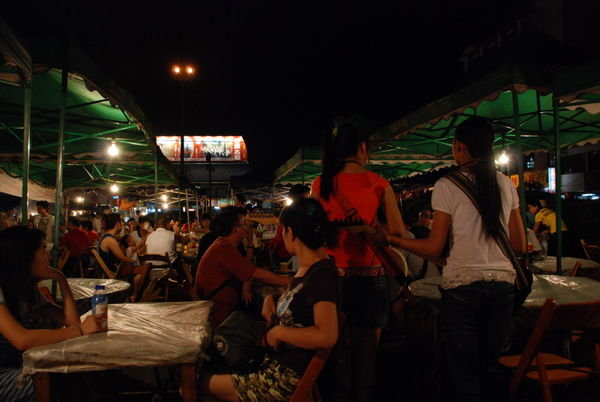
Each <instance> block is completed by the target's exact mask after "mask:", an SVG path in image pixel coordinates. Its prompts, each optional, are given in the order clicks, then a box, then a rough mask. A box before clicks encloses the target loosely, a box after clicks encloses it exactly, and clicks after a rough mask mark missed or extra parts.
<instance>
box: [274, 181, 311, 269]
mask: <svg viewBox="0 0 600 402" xmlns="http://www.w3.org/2000/svg"><path fill="white" fill-rule="evenodd" d="M309 196H310V187H308V186H307V185H306V184H294V185H293V186H292V187H290V191H289V192H288V198H289V199H290V200H291V201H292V202H294V201H296V200H297V199H299V198H308V197H309ZM269 249H270V250H271V252H272V253H273V254H275V256H277V257H278V258H281V259H282V260H289V259H290V258H291V257H292V255H291V254H290V253H288V251H287V250H286V249H285V244H283V226H281V225H279V226H277V232H276V233H275V237H274V238H273V240H271V242H270V243H269Z"/></svg>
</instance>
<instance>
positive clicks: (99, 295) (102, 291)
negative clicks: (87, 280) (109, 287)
mask: <svg viewBox="0 0 600 402" xmlns="http://www.w3.org/2000/svg"><path fill="white" fill-rule="evenodd" d="M92 314H93V315H94V316H95V317H96V319H98V320H99V321H100V325H101V327H102V329H103V330H104V331H106V330H108V298H107V297H106V288H105V286H104V285H96V291H95V292H94V296H93V297H92Z"/></svg>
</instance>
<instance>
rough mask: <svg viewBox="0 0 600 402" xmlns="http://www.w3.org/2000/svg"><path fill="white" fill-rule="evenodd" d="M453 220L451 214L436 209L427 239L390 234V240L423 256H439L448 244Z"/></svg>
mask: <svg viewBox="0 0 600 402" xmlns="http://www.w3.org/2000/svg"><path fill="white" fill-rule="evenodd" d="M451 222H452V216H451V215H450V214H447V213H445V212H441V211H435V214H434V215H433V226H432V228H431V232H430V233H429V237H427V238H426V239H402V238H400V237H398V236H388V241H389V242H390V243H391V244H392V245H394V246H397V247H400V248H403V249H405V250H408V251H410V252H412V253H415V254H418V255H421V256H431V257H439V256H440V255H441V254H442V251H443V250H444V246H445V245H446V239H447V238H448V231H449V230H450V224H451Z"/></svg>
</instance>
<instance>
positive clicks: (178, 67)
mask: <svg viewBox="0 0 600 402" xmlns="http://www.w3.org/2000/svg"><path fill="white" fill-rule="evenodd" d="M171 75H172V77H173V78H174V79H175V80H177V81H179V88H180V89H179V106H180V111H179V112H180V115H179V135H180V136H181V145H180V150H179V175H180V176H181V181H182V182H183V183H184V185H187V180H186V177H185V169H184V158H185V135H184V134H185V133H184V121H185V82H186V81H190V80H192V79H194V77H195V76H196V67H194V66H193V65H192V64H190V63H181V64H174V65H173V66H172V67H171ZM180 190H181V189H180ZM178 205H179V221H181V220H182V219H181V201H179V202H178ZM188 224H189V222H188Z"/></svg>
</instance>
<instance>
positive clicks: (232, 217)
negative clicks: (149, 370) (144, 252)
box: [195, 207, 290, 326]
mask: <svg viewBox="0 0 600 402" xmlns="http://www.w3.org/2000/svg"><path fill="white" fill-rule="evenodd" d="M216 229H217V233H218V235H219V236H220V237H219V238H217V239H216V240H215V241H214V242H213V244H212V245H211V246H210V247H209V248H208V250H206V253H205V254H204V256H203V257H202V259H201V260H200V263H199V264H198V269H197V271H196V279H195V287H196V290H197V291H198V295H199V296H200V297H202V298H205V299H210V300H212V301H213V302H214V304H213V309H212V314H213V324H214V325H215V326H216V325H219V324H220V323H221V322H222V321H223V320H224V319H225V318H226V317H227V316H228V315H229V313H231V312H232V311H233V310H235V309H236V308H237V307H238V306H239V305H240V302H241V300H242V283H243V282H245V281H248V280H249V279H251V278H252V279H257V280H259V281H262V282H267V283H271V284H274V285H282V286H286V285H288V284H289V282H290V279H289V278H288V277H285V276H279V275H276V274H274V273H272V272H270V271H267V270H265V269H262V268H257V267H256V266H254V264H252V263H251V262H250V261H248V260H247V259H246V258H244V257H243V256H242V254H240V252H239V250H238V248H237V247H238V245H239V244H240V243H241V242H242V240H243V239H244V238H246V237H247V236H248V230H249V229H248V226H247V224H246V222H245V221H244V215H243V212H242V210H241V209H240V208H237V207H227V208H223V210H222V211H221V213H220V214H219V217H218V225H217V228H216ZM250 297H251V294H248V293H246V292H244V298H245V300H248V301H249V300H250Z"/></svg>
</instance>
